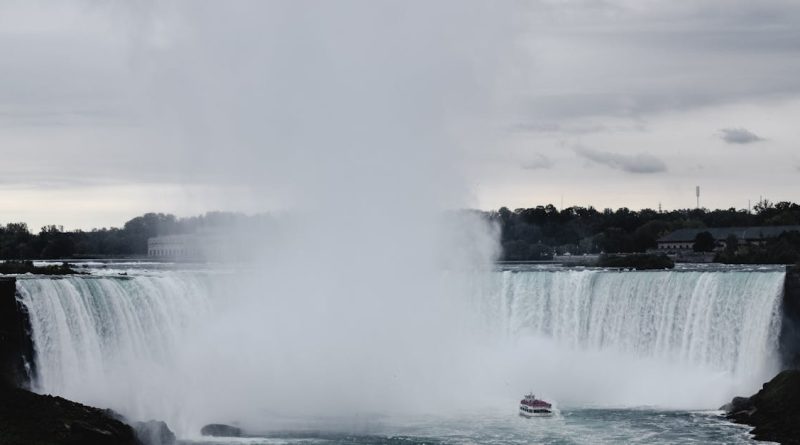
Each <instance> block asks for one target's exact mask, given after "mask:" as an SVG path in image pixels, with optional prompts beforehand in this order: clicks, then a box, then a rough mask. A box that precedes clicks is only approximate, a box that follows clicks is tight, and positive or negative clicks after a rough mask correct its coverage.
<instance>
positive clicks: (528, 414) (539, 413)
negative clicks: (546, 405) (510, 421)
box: [519, 408, 553, 419]
mask: <svg viewBox="0 0 800 445" xmlns="http://www.w3.org/2000/svg"><path fill="white" fill-rule="evenodd" d="M552 415H553V411H551V410H547V409H537V410H532V411H531V410H523V409H521V408H520V410H519V416H520V417H525V418H526V419H530V418H532V417H550V416H552Z"/></svg>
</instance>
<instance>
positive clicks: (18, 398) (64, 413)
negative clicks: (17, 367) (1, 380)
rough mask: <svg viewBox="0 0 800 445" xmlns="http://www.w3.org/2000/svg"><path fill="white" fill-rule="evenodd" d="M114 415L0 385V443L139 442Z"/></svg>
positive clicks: (135, 444)
mask: <svg viewBox="0 0 800 445" xmlns="http://www.w3.org/2000/svg"><path fill="white" fill-rule="evenodd" d="M117 417H118V416H117V415H115V414H114V413H113V412H111V411H108V410H101V409H98V408H92V407H89V406H85V405H81V404H80V403H75V402H71V401H69V400H66V399H62V398H61V397H52V396H44V395H39V394H34V393H32V392H29V391H25V390H23V389H16V388H11V387H8V386H0V444H3V445H141V443H140V442H139V440H138V439H137V438H136V435H135V434H134V430H133V429H132V428H131V427H130V426H128V425H126V424H124V423H123V422H121V421H119V420H117Z"/></svg>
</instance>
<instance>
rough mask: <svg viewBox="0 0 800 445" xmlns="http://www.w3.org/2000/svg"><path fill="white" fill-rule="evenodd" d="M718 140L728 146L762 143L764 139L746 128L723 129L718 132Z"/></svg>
mask: <svg viewBox="0 0 800 445" xmlns="http://www.w3.org/2000/svg"><path fill="white" fill-rule="evenodd" d="M719 132H720V136H719V137H720V138H722V140H723V141H725V142H727V143H729V144H751V143H753V142H760V141H763V140H764V138H762V137H760V136H758V135H757V134H755V133H753V132H752V131H750V130H748V129H746V128H741V127H740V128H723V129H721V130H720V131H719Z"/></svg>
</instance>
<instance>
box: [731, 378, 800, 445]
mask: <svg viewBox="0 0 800 445" xmlns="http://www.w3.org/2000/svg"><path fill="white" fill-rule="evenodd" d="M723 409H725V410H726V411H727V413H726V416H727V417H728V418H729V419H731V420H733V421H734V422H737V423H743V424H746V425H751V426H754V427H755V428H754V429H753V431H752V433H753V436H754V437H755V438H756V439H757V440H767V441H771V442H778V443H781V444H784V445H800V371H796V370H789V371H783V372H781V373H780V374H778V375H777V376H775V378H774V379H772V380H770V381H769V382H767V383H765V384H764V386H763V387H762V388H761V391H759V392H758V393H757V394H755V395H754V396H752V397H736V398H734V399H733V401H732V402H731V403H730V404H728V405H726V406H724V407H723Z"/></svg>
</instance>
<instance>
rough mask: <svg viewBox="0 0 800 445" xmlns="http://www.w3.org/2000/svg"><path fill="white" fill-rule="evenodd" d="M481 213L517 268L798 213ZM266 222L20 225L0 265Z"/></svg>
mask: <svg viewBox="0 0 800 445" xmlns="http://www.w3.org/2000/svg"><path fill="white" fill-rule="evenodd" d="M481 213H482V215H483V216H484V217H485V218H486V219H487V220H489V221H491V222H493V223H495V224H497V225H498V226H499V228H500V229H501V235H500V243H501V245H502V255H501V259H502V260H516V261H519V260H546V259H550V258H552V256H553V255H554V254H564V253H570V254H573V255H581V254H584V253H607V254H614V253H633V252H646V251H647V250H649V249H654V248H656V247H657V243H656V241H657V240H658V238H660V237H661V236H663V235H665V234H667V233H669V232H671V231H673V230H677V229H682V228H704V227H739V226H771V225H800V205H798V204H795V203H792V202H778V203H771V202H769V201H766V200H763V201H761V202H759V203H758V204H756V205H755V206H754V208H753V209H752V210H742V209H734V208H730V209H727V210H708V209H704V208H700V209H681V210H670V211H663V212H662V211H657V210H653V209H643V210H638V211H636V210H630V209H628V208H624V207H623V208H619V209H616V210H612V209H604V210H597V209H595V208H594V207H579V206H573V207H568V208H564V209H558V208H556V207H555V206H554V205H552V204H548V205H542V206H536V207H530V208H518V209H515V210H510V209H508V208H506V207H502V208H500V209H499V210H497V211H489V212H481ZM267 222H269V216H268V215H264V214H262V215H254V216H248V215H244V214H240V213H230V212H209V213H206V214H205V215H200V216H194V217H188V218H178V217H176V216H175V215H171V214H164V213H147V214H145V215H142V216H137V217H136V218H133V219H131V220H130V221H127V222H126V223H125V224H124V225H123V226H122V227H112V228H100V229H93V230H89V231H83V230H74V231H65V230H64V229H63V227H61V226H56V225H47V226H44V227H42V228H41V229H40V230H39V232H38V233H33V232H31V231H30V229H29V228H28V226H27V224H25V223H21V222H16V223H8V224H5V225H0V259H62V258H64V259H67V258H89V257H99V258H102V257H127V256H141V255H146V254H147V240H148V238H151V237H154V236H160V235H170V234H186V233H198V232H203V231H206V230H208V231H213V230H226V229H229V228H230V227H233V226H240V227H241V226H250V228H251V229H254V230H259V229H264V228H265V227H267V226H268V224H265V223H267ZM794 242H795V238H791V237H790V235H786V236H783V237H780V238H779V239H778V240H774V241H771V242H770V243H768V246H762V248H761V250H758V249H756V248H755V247H752V248H749V250H747V251H745V252H731V251H728V252H724V253H725V254H726V255H727V256H723V257H721V258H722V259H723V260H724V259H728V260H734V259H737V255H738V256H740V257H741V258H738V259H740V260H744V258H745V256H746V257H747V258H748V261H751V259H752V261H754V262H755V261H758V260H759V258H762V257H764V256H765V255H767V254H768V253H769V252H766V253H765V251H764V249H766V248H767V247H769V248H770V249H772V250H775V249H777V250H780V251H781V252H783V253H784V255H783V256H784V257H788V256H790V255H791V252H792V249H794V247H793V246H794ZM729 244H730V243H729ZM799 249H800V248H799ZM745 254H746V255H745ZM742 255H745V256H742Z"/></svg>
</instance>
